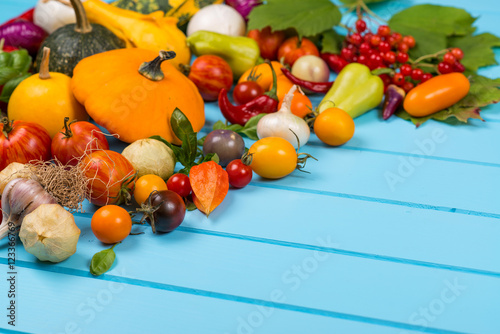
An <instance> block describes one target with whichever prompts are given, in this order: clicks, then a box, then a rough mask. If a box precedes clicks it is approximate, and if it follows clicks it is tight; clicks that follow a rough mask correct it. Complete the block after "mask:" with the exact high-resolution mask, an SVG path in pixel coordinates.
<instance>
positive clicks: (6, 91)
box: [0, 73, 31, 103]
mask: <svg viewBox="0 0 500 334" xmlns="http://www.w3.org/2000/svg"><path fill="white" fill-rule="evenodd" d="M30 76H31V74H28V73H26V74H24V75H21V76H20V77H17V78H14V79H10V80H9V81H8V82H7V83H6V84H5V86H3V90H2V94H1V95H0V101H2V102H5V103H8V102H9V99H10V96H11V95H12V92H13V91H14V89H16V87H17V85H19V84H20V83H21V81H23V80H24V79H26V78H29V77H30Z"/></svg>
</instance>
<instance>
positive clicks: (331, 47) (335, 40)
mask: <svg viewBox="0 0 500 334" xmlns="http://www.w3.org/2000/svg"><path fill="white" fill-rule="evenodd" d="M343 40H344V36H340V35H339V34H337V32H336V31H335V30H333V29H329V30H327V31H324V32H322V33H321V45H322V48H321V52H330V53H340V47H341V45H342V41H343Z"/></svg>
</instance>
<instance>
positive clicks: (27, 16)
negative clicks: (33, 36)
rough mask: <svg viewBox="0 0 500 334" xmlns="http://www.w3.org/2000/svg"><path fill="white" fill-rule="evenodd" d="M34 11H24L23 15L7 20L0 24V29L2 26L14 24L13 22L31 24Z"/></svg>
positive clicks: (32, 9)
mask: <svg viewBox="0 0 500 334" xmlns="http://www.w3.org/2000/svg"><path fill="white" fill-rule="evenodd" d="M34 11H35V8H31V9H29V10H27V11H25V12H24V13H22V14H21V15H19V16H18V17H15V18H13V19H10V20H8V21H7V22H4V23H2V24H1V25H0V27H1V26H4V25H6V24H9V23H12V22H15V21H19V20H26V21H30V22H33V12H34Z"/></svg>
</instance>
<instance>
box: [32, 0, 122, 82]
mask: <svg viewBox="0 0 500 334" xmlns="http://www.w3.org/2000/svg"><path fill="white" fill-rule="evenodd" d="M70 1H71V5H72V6H73V8H74V9H75V15H76V24H74V23H73V24H68V25H65V26H64V27H61V28H59V29H57V30H56V31H54V32H53V33H52V34H50V35H49V37H47V38H46V39H45V41H44V42H43V44H42V45H41V47H40V50H39V52H38V55H37V60H36V67H37V70H40V63H41V60H42V56H43V48H44V47H48V48H50V49H51V54H50V63H49V67H50V69H51V71H53V72H59V73H64V74H66V75H68V76H70V77H71V76H73V69H74V68H75V66H76V65H77V64H78V62H80V60H82V59H83V58H86V57H89V56H92V55H94V54H97V53H101V52H105V51H110V50H115V49H121V48H124V47H125V42H124V41H122V40H121V39H120V38H118V37H117V36H116V35H115V34H113V33H112V32H111V31H110V30H109V29H107V28H105V27H103V26H102V25H100V24H90V23H89V21H88V19H87V14H86V13H85V9H84V8H83V5H82V3H81V2H80V0H70Z"/></svg>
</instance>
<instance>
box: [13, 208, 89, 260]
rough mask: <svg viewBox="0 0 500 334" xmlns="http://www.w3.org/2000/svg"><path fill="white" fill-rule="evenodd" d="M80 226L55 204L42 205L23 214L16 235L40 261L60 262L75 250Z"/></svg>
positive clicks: (70, 215)
mask: <svg viewBox="0 0 500 334" xmlns="http://www.w3.org/2000/svg"><path fill="white" fill-rule="evenodd" d="M79 237H80V229H79V228H78V227H77V226H76V224H75V219H74V217H73V215H72V214H71V213H69V212H68V211H66V210H65V209H64V208H63V207H62V206H60V205H59V204H42V205H40V206H39V207H38V208H36V209H35V210H34V211H33V212H31V213H30V214H29V215H27V216H26V217H24V219H23V224H22V225H21V231H19V238H20V239H21V241H22V243H23V245H24V248H25V249H26V251H27V252H28V253H31V254H33V255H35V256H36V257H37V258H38V259H39V260H40V261H51V262H61V261H63V260H66V259H67V258H68V257H70V256H71V255H73V254H75V252H76V244H77V243H78V238H79Z"/></svg>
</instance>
